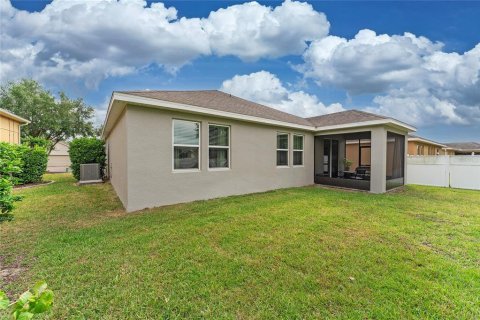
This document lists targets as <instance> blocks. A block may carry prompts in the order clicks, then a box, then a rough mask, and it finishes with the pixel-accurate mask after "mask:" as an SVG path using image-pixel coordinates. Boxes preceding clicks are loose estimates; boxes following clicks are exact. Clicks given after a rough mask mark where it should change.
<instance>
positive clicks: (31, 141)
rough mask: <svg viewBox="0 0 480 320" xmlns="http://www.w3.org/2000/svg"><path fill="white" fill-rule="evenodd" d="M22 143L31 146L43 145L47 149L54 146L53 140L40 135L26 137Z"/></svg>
mask: <svg viewBox="0 0 480 320" xmlns="http://www.w3.org/2000/svg"><path fill="white" fill-rule="evenodd" d="M22 144H23V145H26V146H29V147H30V148H34V147H42V148H44V149H45V150H49V149H50V147H51V146H52V141H50V140H47V139H44V138H40V137H26V138H23V139H22Z"/></svg>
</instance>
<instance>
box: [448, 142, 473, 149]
mask: <svg viewBox="0 0 480 320" xmlns="http://www.w3.org/2000/svg"><path fill="white" fill-rule="evenodd" d="M445 145H447V146H449V147H450V148H453V149H457V150H480V143H477V142H451V143H445Z"/></svg>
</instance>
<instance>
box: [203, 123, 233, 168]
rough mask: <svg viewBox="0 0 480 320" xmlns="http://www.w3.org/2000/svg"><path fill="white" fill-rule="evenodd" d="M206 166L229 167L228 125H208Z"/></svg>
mask: <svg viewBox="0 0 480 320" xmlns="http://www.w3.org/2000/svg"><path fill="white" fill-rule="evenodd" d="M208 167H209V168H210V169H215V168H217V169H219V168H224V169H228V168H230V127H229V126H222V125H216V124H210V125H208Z"/></svg>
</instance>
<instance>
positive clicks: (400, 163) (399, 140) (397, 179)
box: [386, 132, 405, 189]
mask: <svg viewBox="0 0 480 320" xmlns="http://www.w3.org/2000/svg"><path fill="white" fill-rule="evenodd" d="M404 170H405V136H403V135H400V134H396V133H392V132H388V133H387V173H386V178H387V189H392V188H395V187H398V186H401V185H403V184H404V181H403V180H404V179H403V178H404Z"/></svg>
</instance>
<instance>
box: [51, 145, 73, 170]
mask: <svg viewBox="0 0 480 320" xmlns="http://www.w3.org/2000/svg"><path fill="white" fill-rule="evenodd" d="M70 165H71V162H70V156H69V155H68V143H66V142H59V143H57V144H56V145H55V147H54V148H53V150H52V151H51V152H50V154H49V155H48V163H47V171H48V172H68V171H69V170H70Z"/></svg>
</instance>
